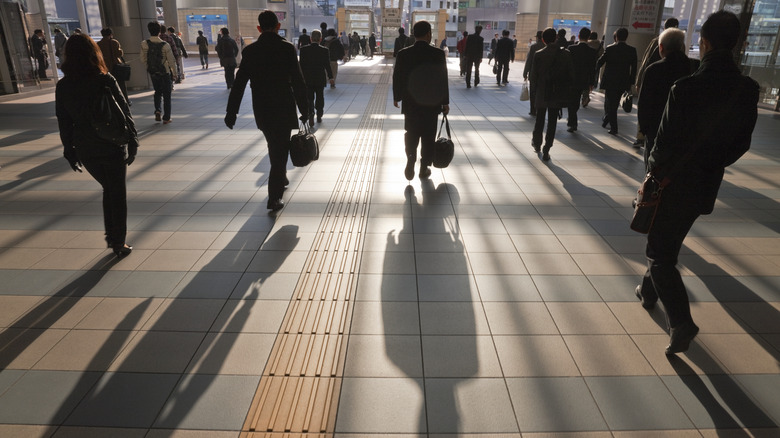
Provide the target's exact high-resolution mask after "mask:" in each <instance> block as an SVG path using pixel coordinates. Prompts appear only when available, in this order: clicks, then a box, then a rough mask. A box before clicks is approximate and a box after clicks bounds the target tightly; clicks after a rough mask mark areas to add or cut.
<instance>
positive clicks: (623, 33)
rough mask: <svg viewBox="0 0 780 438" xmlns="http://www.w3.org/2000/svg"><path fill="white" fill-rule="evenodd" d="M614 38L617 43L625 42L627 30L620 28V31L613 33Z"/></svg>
mask: <svg viewBox="0 0 780 438" xmlns="http://www.w3.org/2000/svg"><path fill="white" fill-rule="evenodd" d="M615 38H617V40H618V41H625V40H627V39H628V29H626V28H625V27H621V28H620V29H618V30H616V31H615Z"/></svg>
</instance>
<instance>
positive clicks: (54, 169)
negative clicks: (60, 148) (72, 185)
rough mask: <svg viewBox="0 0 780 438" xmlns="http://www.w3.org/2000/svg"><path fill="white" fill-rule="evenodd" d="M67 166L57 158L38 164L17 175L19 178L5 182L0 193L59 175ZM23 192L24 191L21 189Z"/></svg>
mask: <svg viewBox="0 0 780 438" xmlns="http://www.w3.org/2000/svg"><path fill="white" fill-rule="evenodd" d="M67 167H68V166H67V164H66V162H65V160H64V159H62V158H57V159H56V160H50V161H48V162H46V163H42V164H39V165H37V166H35V167H33V168H32V169H27V170H25V171H24V172H22V173H20V174H19V177H18V178H17V179H16V180H14V181H10V182H7V183H5V184H3V185H0V193H2V192H5V191H7V190H12V189H15V188H17V187H19V186H21V185H22V184H24V183H26V182H28V181H32V180H34V179H36V178H44V177H49V176H52V175H61V174H62V173H63V171H64V170H65V169H67ZM22 190H24V189H22Z"/></svg>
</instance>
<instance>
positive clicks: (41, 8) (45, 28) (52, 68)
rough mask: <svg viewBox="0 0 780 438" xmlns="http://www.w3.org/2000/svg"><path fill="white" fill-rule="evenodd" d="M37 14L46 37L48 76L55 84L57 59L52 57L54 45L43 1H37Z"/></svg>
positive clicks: (57, 73)
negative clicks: (39, 16)
mask: <svg viewBox="0 0 780 438" xmlns="http://www.w3.org/2000/svg"><path fill="white" fill-rule="evenodd" d="M38 12H39V13H40V14H41V29H43V35H44V36H45V37H46V42H47V44H46V48H47V49H48V51H49V70H50V71H49V76H50V77H51V79H52V80H53V81H54V82H55V83H57V79H58V78H59V76H58V75H59V72H58V71H57V58H55V57H54V44H52V43H51V35H49V20H48V19H47V17H46V5H45V4H44V1H43V0H38Z"/></svg>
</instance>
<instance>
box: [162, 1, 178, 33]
mask: <svg viewBox="0 0 780 438" xmlns="http://www.w3.org/2000/svg"><path fill="white" fill-rule="evenodd" d="M162 7H163V17H165V27H166V28H169V27H171V26H173V28H174V29H176V32H181V28H180V27H179V5H178V2H177V1H176V0H163V2H162Z"/></svg>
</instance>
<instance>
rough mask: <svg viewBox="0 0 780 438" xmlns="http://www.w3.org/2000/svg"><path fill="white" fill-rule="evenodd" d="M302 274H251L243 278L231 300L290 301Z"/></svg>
mask: <svg viewBox="0 0 780 438" xmlns="http://www.w3.org/2000/svg"><path fill="white" fill-rule="evenodd" d="M299 278H300V274H291V273H284V272H278V273H264V272H250V273H246V274H244V275H242V276H241V280H239V282H238V284H237V285H236V287H235V288H234V290H233V294H232V295H231V296H230V298H231V299H247V300H249V299H251V300H289V299H290V297H292V294H293V291H294V290H295V286H296V285H297V284H298V279H299Z"/></svg>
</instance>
